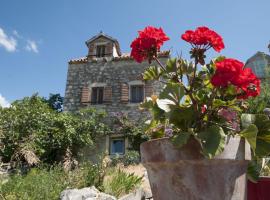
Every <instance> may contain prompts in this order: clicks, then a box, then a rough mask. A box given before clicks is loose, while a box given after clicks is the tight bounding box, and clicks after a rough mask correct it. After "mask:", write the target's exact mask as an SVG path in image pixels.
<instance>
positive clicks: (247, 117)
mask: <svg viewBox="0 0 270 200" xmlns="http://www.w3.org/2000/svg"><path fill="white" fill-rule="evenodd" d="M254 122H255V115H254V114H242V115H241V124H242V127H243V128H247V127H248V126H249V125H250V124H253V123H254Z"/></svg>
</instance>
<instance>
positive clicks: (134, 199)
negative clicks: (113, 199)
mask: <svg viewBox="0 0 270 200" xmlns="http://www.w3.org/2000/svg"><path fill="white" fill-rule="evenodd" d="M150 197H152V194H149V193H148V192H147V191H145V190H144V189H143V188H139V189H137V190H136V191H134V192H133V193H130V194H128V195H125V196H123V197H121V198H120V199H119V200H145V199H147V198H150Z"/></svg>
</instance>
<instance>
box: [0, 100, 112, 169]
mask: <svg viewBox="0 0 270 200" xmlns="http://www.w3.org/2000/svg"><path fill="white" fill-rule="evenodd" d="M104 117H105V113H104V112H101V111H96V110H94V109H86V110H81V111H79V112H75V113H67V112H58V111H56V110H53V109H52V108H51V107H50V106H49V105H48V103H47V102H46V101H45V100H44V98H42V97H39V96H37V95H33V96H31V97H26V98H24V99H22V100H17V101H15V102H13V103H12V105H11V107H10V108H1V107H0V147H1V148H0V157H2V159H3V161H4V162H13V163H15V164H17V165H18V164H27V165H29V166H36V165H38V164H39V163H50V164H52V163H55V162H59V161H61V162H63V163H64V166H66V167H67V168H70V166H72V165H73V164H75V163H76V162H75V158H76V156H77V153H78V149H79V148H81V147H83V146H86V145H87V146H90V147H94V145H95V142H96V140H97V138H98V137H99V136H102V135H105V134H107V133H108V132H109V129H108V127H107V126H106V125H105V124H104V123H103V119H104Z"/></svg>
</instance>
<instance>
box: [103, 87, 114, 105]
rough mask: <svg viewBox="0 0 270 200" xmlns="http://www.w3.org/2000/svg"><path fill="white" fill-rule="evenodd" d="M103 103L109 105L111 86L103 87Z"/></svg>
mask: <svg viewBox="0 0 270 200" xmlns="http://www.w3.org/2000/svg"><path fill="white" fill-rule="evenodd" d="M103 101H104V103H111V102H112V86H105V87H104V98H103Z"/></svg>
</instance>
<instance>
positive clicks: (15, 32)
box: [12, 30, 23, 38]
mask: <svg viewBox="0 0 270 200" xmlns="http://www.w3.org/2000/svg"><path fill="white" fill-rule="evenodd" d="M12 34H13V35H14V36H16V37H17V38H23V37H22V36H21V35H20V34H19V33H18V31H16V30H13V31H12Z"/></svg>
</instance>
